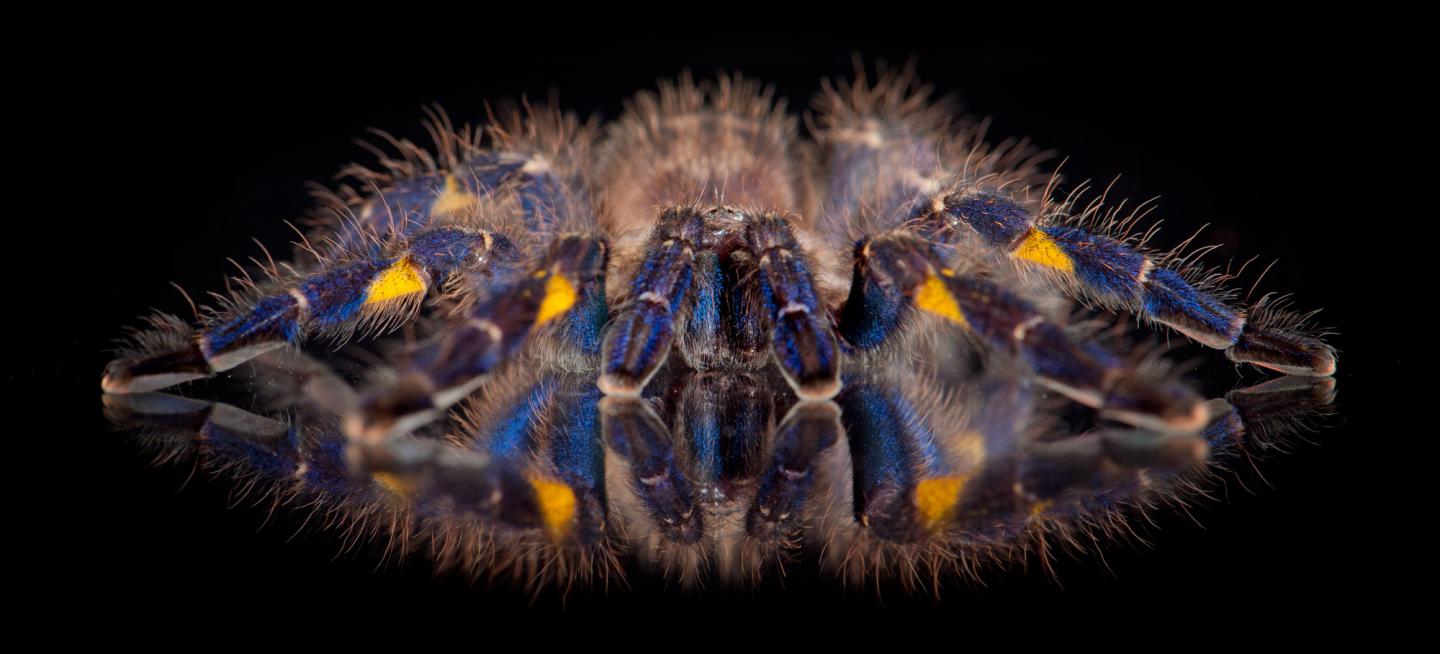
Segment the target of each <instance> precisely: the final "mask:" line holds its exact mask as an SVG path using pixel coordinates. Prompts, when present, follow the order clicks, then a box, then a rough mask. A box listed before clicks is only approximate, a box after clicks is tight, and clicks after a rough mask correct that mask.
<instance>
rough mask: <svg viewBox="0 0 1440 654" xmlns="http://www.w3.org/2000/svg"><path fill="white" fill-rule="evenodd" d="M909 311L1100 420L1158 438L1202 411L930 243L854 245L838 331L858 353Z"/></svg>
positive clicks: (1194, 401) (902, 239) (1199, 418)
mask: <svg viewBox="0 0 1440 654" xmlns="http://www.w3.org/2000/svg"><path fill="white" fill-rule="evenodd" d="M915 309H918V310H920V311H923V312H927V313H930V314H934V315H936V316H939V317H940V318H943V319H944V320H946V321H948V322H950V323H952V324H954V325H957V326H959V327H962V328H964V329H965V330H967V331H968V332H969V333H971V334H973V335H975V336H976V337H978V338H979V339H980V340H981V341H983V342H984V343H985V344H986V345H987V346H988V347H990V348H992V349H994V350H997V351H1000V352H1005V353H1008V354H1011V355H1014V356H1016V357H1017V358H1019V359H1020V360H1022V361H1024V362H1025V363H1026V364H1028V365H1029V366H1030V368H1031V369H1032V370H1033V371H1034V373H1035V374H1036V375H1037V376H1038V378H1039V379H1040V380H1041V381H1042V382H1043V383H1044V384H1045V385H1047V386H1049V387H1050V388H1052V389H1053V390H1055V391H1057V392H1059V393H1062V394H1064V395H1065V396H1067V397H1069V398H1071V399H1073V400H1075V401H1077V402H1079V403H1081V404H1084V405H1086V406H1090V407H1093V408H1097V409H1100V410H1101V411H1102V413H1103V414H1105V415H1107V416H1108V417H1111V418H1114V419H1117V420H1121V421H1123V422H1127V423H1130V424H1134V425H1138V426H1143V427H1147V428H1151V429H1155V430H1160V431H1180V432H1193V431H1196V430H1199V429H1200V428H1202V427H1204V426H1205V424H1207V419H1206V413H1205V406H1204V403H1203V402H1201V401H1200V399H1199V397H1198V396H1196V395H1195V394H1194V393H1193V392H1192V391H1190V390H1189V389H1188V388H1186V387H1185V386H1183V385H1180V384H1178V383H1173V382H1166V381H1163V380H1156V379H1149V378H1146V377H1144V376H1139V375H1136V374H1134V371H1132V370H1129V369H1127V368H1126V367H1125V366H1123V365H1122V364H1121V363H1120V362H1119V360H1118V359H1117V358H1115V357H1114V356H1113V355H1111V354H1109V353H1108V352H1105V351H1103V350H1102V349H1101V348H1099V347H1098V346H1096V345H1094V344H1090V343H1081V342H1077V341H1075V340H1073V339H1071V338H1070V337H1069V336H1068V335H1067V334H1066V333H1065V330H1064V329H1063V328H1062V327H1061V326H1059V325H1057V324H1055V323H1053V322H1051V321H1050V320H1048V319H1047V318H1045V316H1043V315H1042V314H1041V313H1040V312H1039V311H1038V310H1037V309H1036V308H1035V307H1034V306H1032V305H1031V304H1030V303H1028V302H1026V301H1025V300H1023V299H1022V298H1020V297H1019V296H1017V295H1015V294H1014V293H1012V292H1010V291H1008V290H1006V289H1005V288H1003V287H1002V286H1000V285H999V284H996V283H994V282H992V281H989V280H986V279H982V278H979V277H973V276H967V275H962V274H958V273H956V272H955V271H953V270H950V269H949V268H947V267H945V266H944V264H943V262H942V260H941V259H940V257H939V255H937V254H936V251H935V250H934V249H932V248H931V246H930V244H929V243H927V242H925V241H923V240H921V239H919V238H918V237H915V236H913V235H911V234H908V233H906V232H903V231H895V232H889V233H886V234H881V235H879V236H876V237H873V238H870V239H867V240H864V241H862V242H861V243H860V245H859V246H857V248H856V260H855V277H854V281H853V282H852V286H851V291H850V297H849V299H848V300H847V301H846V303H845V306H844V307H843V308H842V310H841V317H840V321H839V331H840V334H841V336H842V337H843V338H845V339H846V341H847V342H849V343H850V344H851V345H852V346H854V347H856V348H857V349H860V350H866V349H871V348H875V347H879V346H881V345H882V344H884V343H885V342H886V340H887V339H889V338H890V337H891V336H892V335H894V334H895V333H896V332H897V330H898V329H899V328H900V326H901V324H902V322H903V320H904V319H905V318H906V315H907V314H908V312H909V311H911V310H915Z"/></svg>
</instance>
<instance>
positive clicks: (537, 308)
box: [346, 234, 608, 442]
mask: <svg viewBox="0 0 1440 654" xmlns="http://www.w3.org/2000/svg"><path fill="white" fill-rule="evenodd" d="M607 257H608V246H607V243H606V241H605V240H604V239H603V238H601V237H597V236H594V235H589V234H565V235H561V236H559V237H557V238H556V239H555V240H554V241H553V242H552V243H551V244H550V246H549V248H548V249H547V252H546V254H545V255H544V257H543V258H542V259H541V261H540V262H539V264H538V265H536V266H535V267H534V268H533V269H529V270H528V271H527V272H521V270H522V269H512V270H509V271H505V272H504V273H503V274H499V275H498V277H497V279H496V280H494V281H493V282H492V283H491V284H490V286H489V288H487V289H486V290H485V291H483V292H482V294H481V298H480V300H479V301H478V302H476V304H475V305H474V306H473V307H472V308H471V309H470V310H469V312H468V313H467V315H466V316H465V317H464V319H463V320H461V321H459V322H458V323H456V324H453V325H451V326H450V327H449V328H448V329H447V330H446V331H445V332H443V333H442V334H440V335H439V336H437V337H436V338H434V339H432V340H430V341H428V342H426V343H423V344H421V345H420V346H418V347H416V348H414V349H413V350H412V351H410V352H408V353H407V355H406V361H405V362H404V363H403V364H401V366H400V370H399V371H398V375H397V376H396V377H395V378H394V379H393V380H391V381H389V382H387V383H384V384H382V385H381V386H379V387H377V388H374V389H371V391H370V392H368V393H367V394H366V395H365V397H364V399H363V400H362V402H361V405H360V407H359V410H358V411H357V412H356V413H355V414H353V415H352V416H350V418H349V419H348V420H347V425H346V430H347V432H348V433H350V434H351V435H352V436H354V437H357V438H360V439H361V440H365V441H370V442H373V441H379V440H383V439H385V438H387V437H389V436H393V435H396V434H399V433H404V432H408V431H410V430H412V429H414V428H416V427H418V426H420V425H423V424H425V423H428V422H430V421H432V420H434V419H435V418H437V417H439V416H440V415H441V414H442V413H443V412H444V410H445V409H446V408H448V407H449V406H451V405H453V404H455V403H456V402H458V401H460V400H461V399H462V398H464V397H465V396H467V395H469V394H470V393H471V392H472V391H474V390H475V389H476V388H477V387H478V385H479V384H480V383H481V382H482V381H483V380H484V378H485V376H486V375H487V374H489V373H490V372H492V371H494V370H495V369H496V368H497V367H498V366H500V364H502V363H504V362H505V361H507V360H509V359H510V358H511V357H512V356H513V355H514V354H515V353H516V351H518V350H519V349H520V347H521V346H522V345H523V344H524V343H525V342H526V338H527V337H528V336H530V335H531V334H532V333H534V332H535V331H536V330H537V329H539V328H542V327H548V326H551V325H556V326H557V327H558V332H559V333H560V335H561V339H562V340H564V341H565V342H566V343H567V344H568V345H569V346H572V347H575V348H577V349H579V350H580V351H581V352H584V353H590V354H593V353H594V352H595V351H596V348H597V347H598V345H599V342H600V341H599V334H600V329H601V328H602V326H603V324H604V318H605V316H606V313H605V266H606V260H607Z"/></svg>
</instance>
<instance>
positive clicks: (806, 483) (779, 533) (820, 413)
mask: <svg viewBox="0 0 1440 654" xmlns="http://www.w3.org/2000/svg"><path fill="white" fill-rule="evenodd" d="M843 434H844V432H843V430H842V428H841V426H840V407H839V406H838V405H836V404H835V403H834V402H832V401H813V400H808V401H802V402H799V403H797V404H796V405H795V406H793V407H791V409H790V412H789V413H788V414H786V416H785V419H784V420H782V421H781V422H780V425H779V426H778V427H776V428H775V436H774V438H773V439H772V442H773V445H772V448H771V449H772V454H771V462H770V466H769V468H768V469H767V470H766V471H765V472H764V473H763V474H761V476H760V478H759V481H758V488H757V491H756V493H755V500H754V502H752V503H751V505H750V508H749V510H748V511H746V513H745V531H746V533H748V534H749V535H750V536H751V537H753V538H756V539H759V540H761V541H766V542H774V541H780V540H783V539H785V538H786V537H787V536H788V535H789V534H791V533H793V532H794V531H796V530H798V529H800V528H801V526H802V524H803V523H802V522H801V520H802V518H803V516H804V515H805V508H806V502H807V500H808V498H809V494H810V488H811V486H812V484H813V483H814V481H815V474H816V466H817V459H818V458H819V456H820V455H821V453H823V452H825V451H826V450H828V449H830V448H831V447H833V446H834V445H835V443H836V442H838V441H839V440H840V438H841V437H842V436H843Z"/></svg>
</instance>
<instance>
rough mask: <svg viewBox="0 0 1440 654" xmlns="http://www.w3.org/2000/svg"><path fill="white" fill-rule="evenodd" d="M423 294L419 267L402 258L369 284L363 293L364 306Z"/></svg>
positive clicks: (422, 281)
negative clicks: (368, 287)
mask: <svg viewBox="0 0 1440 654" xmlns="http://www.w3.org/2000/svg"><path fill="white" fill-rule="evenodd" d="M424 292H425V276H424V275H423V274H421V271H420V266H417V265H415V262H414V261H411V260H410V257H404V258H402V259H400V260H399V261H396V262H395V263H394V265H392V266H390V267H389V268H386V269H385V271H384V272H382V273H380V276H379V277H376V278H375V281H373V282H370V289H369V290H368V291H366V293H365V304H375V303H377V302H384V301H386V300H393V299H395V298H397V297H403V296H406V295H411V294H414V293H424Z"/></svg>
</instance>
